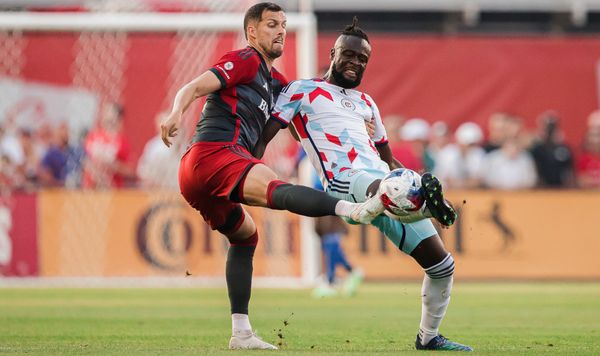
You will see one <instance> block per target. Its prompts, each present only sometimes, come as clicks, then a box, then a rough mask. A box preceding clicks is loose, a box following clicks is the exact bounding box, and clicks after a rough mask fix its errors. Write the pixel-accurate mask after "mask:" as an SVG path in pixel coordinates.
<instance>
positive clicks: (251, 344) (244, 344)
mask: <svg viewBox="0 0 600 356" xmlns="http://www.w3.org/2000/svg"><path fill="white" fill-rule="evenodd" d="M229 349H231V350H236V349H261V350H277V346H275V345H271V344H269V343H268V342H264V341H262V340H261V339H260V338H259V337H258V336H256V333H255V332H253V331H250V330H248V331H247V332H245V331H242V332H239V333H236V335H233V336H232V337H231V339H230V340H229Z"/></svg>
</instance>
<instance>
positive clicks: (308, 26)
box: [0, 12, 317, 78]
mask: <svg viewBox="0 0 600 356" xmlns="http://www.w3.org/2000/svg"><path fill="white" fill-rule="evenodd" d="M286 17H287V21H288V22H287V30H288V31H293V32H296V33H297V34H298V40H297V41H296V52H297V54H298V58H297V61H296V63H297V64H296V65H297V66H296V72H297V74H298V77H299V78H308V77H311V76H314V75H315V74H316V58H315V57H316V53H317V45H316V43H317V20H316V17H315V15H314V13H309V12H307V13H286ZM243 19H244V14H241V13H194V14H190V13H76V12H74V13H51V12H48V13H46V12H23V13H21V12H4V13H0V31H11V32H13V31H14V32H47V31H51V32H86V31H93V32H121V31H122V32H181V31H232V32H237V31H240V29H241V27H242V25H241V24H242V23H243Z"/></svg>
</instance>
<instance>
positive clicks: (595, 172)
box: [577, 111, 600, 189]
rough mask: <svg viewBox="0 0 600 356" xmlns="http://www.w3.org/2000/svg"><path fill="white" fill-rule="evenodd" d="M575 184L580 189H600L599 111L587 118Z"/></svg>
mask: <svg viewBox="0 0 600 356" xmlns="http://www.w3.org/2000/svg"><path fill="white" fill-rule="evenodd" d="M577 183H578V184H579V186H580V187H582V188H596V189H597V188H600V111H595V112H593V113H591V114H590V116H589V118H588V129H587V132H586V134H585V139H584V144H583V150H582V152H581V154H580V155H579V157H578V159H577Z"/></svg>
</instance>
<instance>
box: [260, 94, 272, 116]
mask: <svg viewBox="0 0 600 356" xmlns="http://www.w3.org/2000/svg"><path fill="white" fill-rule="evenodd" d="M258 108H259V109H260V110H261V111H262V112H263V114H264V115H265V121H266V120H268V119H269V112H270V111H271V110H270V109H269V104H267V102H266V101H265V99H260V105H259V106H258Z"/></svg>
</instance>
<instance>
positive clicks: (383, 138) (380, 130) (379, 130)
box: [367, 96, 388, 147]
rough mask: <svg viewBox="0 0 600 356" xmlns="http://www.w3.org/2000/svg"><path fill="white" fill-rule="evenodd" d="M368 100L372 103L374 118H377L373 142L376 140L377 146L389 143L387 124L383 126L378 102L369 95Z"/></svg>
mask: <svg viewBox="0 0 600 356" xmlns="http://www.w3.org/2000/svg"><path fill="white" fill-rule="evenodd" d="M367 98H368V100H369V101H368V102H370V103H371V111H373V120H375V133H374V135H373V137H372V140H373V142H375V146H376V147H377V146H381V145H385V144H387V143H388V139H387V133H386V131H385V126H383V120H382V119H381V114H380V113H379V108H378V107H377V104H375V102H374V101H373V99H371V97H368V96H367Z"/></svg>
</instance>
